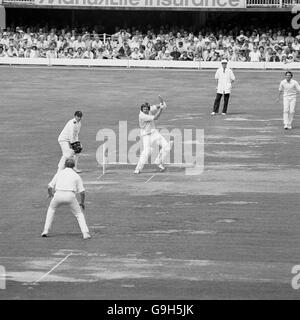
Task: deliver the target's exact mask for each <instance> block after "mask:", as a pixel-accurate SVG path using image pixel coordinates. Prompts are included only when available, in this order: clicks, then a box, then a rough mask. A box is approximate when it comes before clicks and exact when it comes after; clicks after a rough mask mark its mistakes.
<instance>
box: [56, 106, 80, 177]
mask: <svg viewBox="0 0 300 320" xmlns="http://www.w3.org/2000/svg"><path fill="white" fill-rule="evenodd" d="M81 118H82V112H81V111H76V112H75V113H74V118H73V119H71V120H69V121H68V122H67V124H66V125H65V127H64V128H63V130H62V131H61V133H60V135H59V137H58V143H59V145H60V147H61V151H62V157H61V159H60V161H59V163H58V170H62V169H64V168H65V162H66V159H68V158H70V157H74V159H75V168H74V170H75V171H76V172H77V173H81V170H79V169H78V167H77V165H78V153H76V152H74V150H73V149H72V145H71V144H72V143H74V142H78V134H79V131H80V128H81Z"/></svg>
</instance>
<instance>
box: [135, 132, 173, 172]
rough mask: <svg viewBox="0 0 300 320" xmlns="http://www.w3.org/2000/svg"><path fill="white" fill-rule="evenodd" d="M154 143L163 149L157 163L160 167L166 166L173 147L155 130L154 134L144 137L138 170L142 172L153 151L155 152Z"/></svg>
mask: <svg viewBox="0 0 300 320" xmlns="http://www.w3.org/2000/svg"><path fill="white" fill-rule="evenodd" d="M154 143H156V144H157V145H158V146H159V147H161V150H160V152H159V154H158V156H157V158H156V160H155V163H156V164H158V165H160V164H164V161H165V158H166V156H167V155H168V153H169V152H170V150H171V147H170V144H169V143H168V142H167V141H166V139H165V138H164V137H163V136H162V135H161V134H160V133H159V132H158V131H157V130H155V131H154V132H153V133H151V134H147V135H145V136H143V152H142V153H141V156H140V159H139V162H138V164H137V166H136V170H140V171H141V170H142V169H143V168H144V165H145V164H146V162H147V161H148V158H149V156H150V154H151V151H152V150H153V147H152V146H153V144H154Z"/></svg>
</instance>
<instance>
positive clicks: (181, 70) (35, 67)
mask: <svg viewBox="0 0 300 320" xmlns="http://www.w3.org/2000/svg"><path fill="white" fill-rule="evenodd" d="M0 68H20V69H46V68H47V69H49V70H51V69H61V70H93V71H95V70H99V71H100V70H111V71H120V70H123V71H129V70H131V71H133V70H138V71H145V70H149V71H159V72H161V71H162V70H163V71H172V72H198V73H199V72H215V71H216V69H217V67H216V68H211V69H210V68H201V69H196V68H195V69H190V68H184V67H182V68H178V69H177V68H162V67H161V68H159V67H153V68H152V67H130V68H127V67H123V66H120V67H107V66H97V67H89V66H48V65H22V64H20V65H13V64H12V65H10V64H1V65H0ZM233 70H234V71H235V72H236V71H238V72H263V73H266V72H281V73H282V72H284V71H286V70H285V69H246V68H243V69H237V68H233ZM295 70H296V72H297V71H299V69H295Z"/></svg>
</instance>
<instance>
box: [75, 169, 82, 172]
mask: <svg viewBox="0 0 300 320" xmlns="http://www.w3.org/2000/svg"><path fill="white" fill-rule="evenodd" d="M74 171H75V172H76V173H82V170H80V169H78V168H74Z"/></svg>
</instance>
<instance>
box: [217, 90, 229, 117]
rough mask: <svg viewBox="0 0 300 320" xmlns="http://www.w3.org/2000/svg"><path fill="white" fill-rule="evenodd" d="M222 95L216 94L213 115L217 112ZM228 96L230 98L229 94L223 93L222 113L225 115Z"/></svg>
mask: <svg viewBox="0 0 300 320" xmlns="http://www.w3.org/2000/svg"><path fill="white" fill-rule="evenodd" d="M222 95H223V94H222V93H217V96H216V99H215V103H214V110H213V111H214V112H215V113H218V112H219V108H220V102H221V98H222ZM229 96H230V93H224V106H223V111H222V113H227V107H228V101H229Z"/></svg>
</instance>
